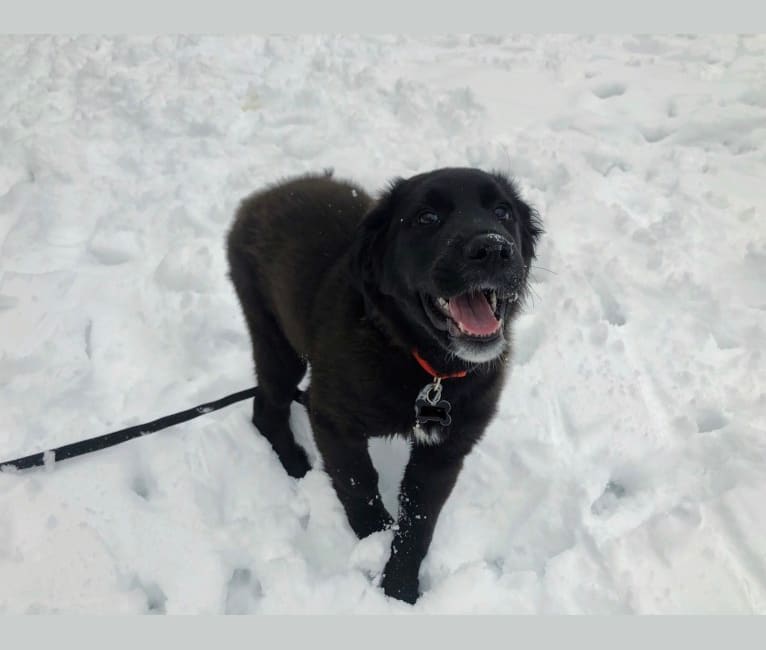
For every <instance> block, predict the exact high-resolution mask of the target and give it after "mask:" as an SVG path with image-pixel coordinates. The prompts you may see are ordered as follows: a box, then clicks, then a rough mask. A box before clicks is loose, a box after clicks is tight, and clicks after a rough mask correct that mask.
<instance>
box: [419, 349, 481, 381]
mask: <svg viewBox="0 0 766 650" xmlns="http://www.w3.org/2000/svg"><path fill="white" fill-rule="evenodd" d="M412 356H413V357H415V361H417V362H418V364H420V367H421V368H423V370H425V371H426V372H427V373H428V374H429V375H431V377H433V378H434V379H456V378H457V377H465V376H466V375H467V374H468V371H467V370H458V372H452V373H449V374H447V375H442V374H441V373H439V372H436V370H434V369H433V368H432V367H431V364H429V363H428V361H426V360H425V359H424V358H423V357H421V356H420V355H419V354H418V351H417V350H416V349H415V348H412Z"/></svg>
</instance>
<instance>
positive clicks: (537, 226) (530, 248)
mask: <svg viewBox="0 0 766 650" xmlns="http://www.w3.org/2000/svg"><path fill="white" fill-rule="evenodd" d="M492 176H493V178H494V179H495V180H496V181H497V182H498V183H500V185H501V186H502V187H503V189H504V190H505V191H506V192H507V193H508V194H510V195H511V196H512V197H513V201H514V206H515V208H516V213H517V215H518V218H519V228H520V230H521V256H522V257H523V258H524V259H525V260H526V261H527V262H528V261H529V260H533V259H534V258H535V248H536V246H537V241H538V240H539V239H540V237H541V236H542V234H543V233H544V232H545V230H543V222H542V220H541V219H540V215H539V213H538V212H537V210H535V208H533V207H532V206H531V205H529V204H528V203H527V202H526V201H524V199H522V198H521V195H520V194H519V191H518V190H517V189H516V186H515V185H514V183H513V181H512V180H511V179H510V178H509V177H508V176H506V175H505V174H503V173H501V172H493V173H492Z"/></svg>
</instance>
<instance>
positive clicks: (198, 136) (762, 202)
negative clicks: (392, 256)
mask: <svg viewBox="0 0 766 650" xmlns="http://www.w3.org/2000/svg"><path fill="white" fill-rule="evenodd" d="M0 88H2V92H0V115H2V119H1V120H0V146H1V147H2V155H1V156H0V247H1V248H0V332H2V336H0V386H1V387H2V389H1V390H0V458H2V459H6V458H12V457H16V456H20V455H24V454H28V453H32V452H36V451H40V450H42V449H47V448H51V447H54V446H57V445H61V444H65V443H68V442H73V441H75V440H80V439H83V438H86V437H90V436H93V435H97V434H100V433H104V432H107V431H111V430H114V429H118V428H121V427H124V426H130V425H135V424H138V423H140V422H144V421H148V420H151V419H154V418H156V417H160V416H162V415H165V414H168V413H171V412H175V411H178V410H182V409H186V408H189V407H191V406H194V405H196V404H200V403H204V402H207V401H210V400H213V399H216V398H218V397H221V396H223V395H226V394H228V393H231V392H234V391H237V390H241V389H243V388H246V387H248V386H250V385H251V384H252V376H251V374H252V368H251V362H250V359H249V342H248V339H247V335H246V329H245V325H244V322H243V320H242V316H241V314H240V311H239V306H238V304H237V302H236V299H235V296H234V293H233V290H232V287H231V285H230V283H229V281H228V279H227V277H226V263H225V257H224V250H223V240H224V233H225V230H226V228H227V227H228V224H229V223H230V221H231V219H232V216H233V213H234V210H235V208H236V206H237V204H238V202H239V200H240V199H241V198H242V197H243V196H245V195H246V194H248V193H249V192H251V191H252V190H254V189H255V188H257V187H259V186H260V185H262V184H263V183H267V182H271V181H274V180H277V179H279V178H281V177H284V176H287V175H291V174H295V173H299V172H303V171H307V170H320V169H323V168H325V167H334V168H335V170H336V173H337V174H338V175H339V176H345V177H350V178H352V179H354V180H356V181H357V182H359V183H361V184H363V185H364V186H366V187H368V188H369V189H370V190H371V191H375V190H378V189H380V188H383V187H384V186H385V184H386V182H387V181H388V180H389V179H390V178H392V177H394V176H398V175H401V176H407V175H410V174H413V173H416V172H420V171H425V170H427V169H430V168H434V167H440V166H446V165H475V166H483V167H488V168H492V167H496V168H500V169H503V170H505V171H509V172H511V173H513V174H514V175H515V176H516V178H517V179H518V181H519V183H520V185H521V188H522V191H523V194H524V196H525V197H526V198H528V199H529V200H530V201H531V202H532V203H534V204H535V205H536V206H537V207H538V208H539V210H540V212H541V214H542V215H543V218H544V221H545V225H546V229H547V235H546V236H545V237H544V239H543V243H542V246H541V248H540V255H539V259H538V261H537V267H536V268H535V272H534V285H533V287H534V300H533V302H532V303H530V305H529V306H528V308H527V310H526V313H525V314H524V316H523V317H522V318H521V319H520V320H519V321H518V323H517V328H516V337H515V338H516V346H517V350H516V360H515V364H514V368H513V372H512V374H511V376H510V379H509V381H508V384H507V386H506V389H505V391H504V393H503V397H502V401H501V405H500V410H499V414H498V417H497V418H496V419H495V421H494V422H493V424H492V425H491V426H490V428H489V429H488V431H487V434H486V436H485V439H484V440H483V441H482V442H481V443H480V444H479V445H478V446H477V448H476V449H475V450H474V452H473V453H472V454H471V456H470V457H469V458H468V460H467V462H466V464H465V469H464V471H463V473H462V475H461V477H460V479H459V481H458V484H457V486H456V488H455V490H454V492H453V494H452V496H451V498H450V500H449V501H448V503H447V505H446V506H445V509H444V511H443V514H442V516H441V519H440V521H439V523H438V525H437V529H436V533H435V535H434V540H433V543H432V545H431V549H430V552H429V554H428V556H427V558H426V560H425V562H424V564H423V567H422V570H421V587H422V589H423V590H424V594H423V596H422V597H421V599H420V601H419V602H418V603H417V604H416V605H415V606H414V608H412V607H410V606H408V605H405V604H403V603H400V602H397V601H393V600H389V599H387V598H386V597H385V596H384V595H383V593H382V591H381V590H380V589H379V588H378V586H377V584H378V582H379V579H380V572H381V570H382V567H383V565H384V564H385V561H386V559H387V555H388V545H389V544H390V539H391V537H390V536H391V533H390V532H383V533H378V534H376V535H373V536H371V537H369V538H367V539H364V540H361V541H360V540H357V539H356V538H355V537H354V535H353V533H352V531H351V529H350V527H349V526H348V524H347V522H346V519H345V516H344V513H343V511H342V508H341V506H340V504H339V502H338V500H337V498H336V497H335V495H334V493H333V491H332V488H331V486H330V484H329V481H328V479H327V477H326V476H325V474H324V473H322V472H321V471H319V470H313V471H311V472H309V473H308V475H307V476H306V477H305V478H304V479H302V480H300V481H295V480H293V479H290V478H289V477H288V476H287V475H286V474H285V472H284V471H283V470H282V468H281V466H280V465H279V463H278V461H277V459H276V456H275V455H274V453H273V452H272V451H271V449H270V448H269V446H268V444H267V443H266V441H265V440H264V439H262V438H261V437H259V436H257V435H255V434H254V431H253V429H252V426H251V425H250V423H249V419H248V416H249V405H247V404H244V403H242V404H237V405H234V406H230V407H228V408H226V409H224V410H221V411H216V412H215V413H210V414H207V415H205V416H203V417H201V418H199V419H196V420H193V421H192V422H189V423H186V424H183V425H181V426H178V427H175V428H173V429H170V430H167V431H164V432H162V433H158V434H156V435H153V436H149V437H146V438H142V439H138V440H134V441H132V442H129V443H126V444H124V445H121V446H118V447H115V448H112V449H108V450H104V451H100V452H98V453H96V454H93V455H90V456H86V457H83V458H79V459H74V460H70V461H66V462H62V463H56V464H55V465H53V466H51V467H47V468H45V469H41V470H38V471H32V472H28V473H23V474H19V473H16V474H11V473H9V474H3V475H0V612H3V613H23V612H125V613H140V612H156V613H160V612H166V613H216V612H219V613H220V612H231V613H274V612H280V613H287V612H289V613H296V612H354V613H373V612H408V611H415V612H423V613H435V612H492V613H511V612H514V613H522V612H523V613H527V612H528V613H535V612H545V613H629V612H633V613H677V612H687V613H724V612H737V613H748V612H757V613H761V614H763V613H766V518H764V517H763V516H762V510H763V503H764V499H765V498H766V437H765V435H766V367H765V366H766V361H765V360H764V349H766V318H765V317H766V291H765V290H764V279H765V278H766V227H765V226H764V216H766V215H765V211H764V208H765V207H766V194H764V179H766V92H765V91H764V89H765V88H766V37H764V36H734V35H731V36H715V35H711V36H704V37H691V36H663V37H658V36H599V37H589V36H588V37H585V36H580V37H575V36H545V37H543V36H504V37H500V36H498V37H477V36H445V37H431V38H409V37H400V36H387V37H383V36H379V37H356V38H351V37H319V36H316V37H308V36H307V37H301V38H294V37H268V38H265V37H247V38H245V37H241V38H240V37H237V38H234V37H226V38H212V37H164V36H163V37H157V38H149V37H145V38H133V37H131V38H102V37H95V36H87V37H77V38H74V37H55V38H48V37H7V36H6V37H2V38H1V39H0ZM293 419H294V425H295V428H296V430H297V433H298V435H299V437H300V439H301V441H302V442H303V443H304V444H305V445H307V447H308V449H309V454H310V457H311V460H312V462H314V463H316V462H317V454H316V448H315V447H314V446H313V443H312V442H311V440H310V437H309V435H310V434H309V428H308V421H307V418H306V415H305V412H304V410H303V409H302V407H300V406H298V405H295V406H294V407H293ZM372 451H373V454H374V460H375V462H376V465H377V466H378V468H379V470H380V473H381V489H382V493H383V496H384V501H385V502H386V504H387V505H388V507H389V508H393V507H394V505H395V499H396V488H397V483H398V481H399V479H400V477H401V474H402V469H403V465H404V463H405V461H406V458H407V453H408V451H407V448H406V446H405V445H404V444H402V443H401V442H385V441H376V442H374V443H373V445H372Z"/></svg>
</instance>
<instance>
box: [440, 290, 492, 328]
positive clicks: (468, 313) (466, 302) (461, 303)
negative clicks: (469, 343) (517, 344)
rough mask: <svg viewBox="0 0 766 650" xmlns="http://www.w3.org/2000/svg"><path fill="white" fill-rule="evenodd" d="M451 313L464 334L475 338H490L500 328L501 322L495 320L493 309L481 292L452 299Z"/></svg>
mask: <svg viewBox="0 0 766 650" xmlns="http://www.w3.org/2000/svg"><path fill="white" fill-rule="evenodd" d="M449 313H450V316H452V318H453V320H454V321H455V322H456V323H457V324H458V325H460V327H461V329H462V330H463V331H464V332H467V333H468V334H472V335H474V336H489V335H490V334H494V333H495V332H497V330H498V328H499V327H500V321H498V320H497V318H495V314H494V313H493V312H492V307H491V306H490V304H489V302H488V301H487V298H486V297H485V296H484V294H483V293H482V292H481V291H477V292H475V293H464V294H462V295H459V296H455V297H454V298H451V299H450V301H449Z"/></svg>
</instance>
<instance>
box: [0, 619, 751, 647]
mask: <svg viewBox="0 0 766 650" xmlns="http://www.w3.org/2000/svg"><path fill="white" fill-rule="evenodd" d="M0 620H1V621H2V626H3V640H4V641H6V642H8V646H9V647H16V645H18V646H19V647H23V648H29V647H31V648H36V647H38V646H39V647H43V644H45V646H44V647H58V646H59V645H63V646H64V647H67V646H68V645H71V644H76V647H77V648H78V650H79V649H81V648H82V649H83V650H84V649H86V648H91V647H92V648H98V649H99V650H103V649H104V648H108V649H109V650H123V649H125V650H136V648H145V647H149V648H154V647H164V646H168V647H179V646H180V647H183V648H195V649H196V648H197V647H199V648H203V649H209V648H215V649H216V650H218V649H222V648H230V647H252V648H254V650H271V649H272V648H274V649H277V648H279V649H282V648H286V649H291V648H303V649H308V650H325V648H327V647H332V648H333V649H336V648H345V647H353V648H356V649H357V650H358V649H360V648H363V649H364V650H377V648H381V649H385V650H391V648H396V649H401V650H405V649H408V648H410V647H413V648H428V649H429V650H430V649H438V650H442V648H443V649H444V650H452V648H458V649H459V650H475V649H478V648H482V650H484V649H485V648H486V649H487V650H489V649H493V648H502V649H503V650H506V649H507V648H512V649H518V650H537V648H540V647H543V648H546V647H550V648H555V649H556V650H561V649H562V648H565V649H567V650H569V649H570V648H571V649H572V650H580V648H582V647H585V648H588V650H596V649H597V648H608V649H609V650H613V649H614V648H616V647H619V648H620V649H621V650H632V649H633V648H636V650H653V649H654V648H657V649H658V650H659V649H663V648H671V647H680V648H693V649H694V650H701V649H703V648H715V649H716V650H718V649H720V648H722V647H723V648H736V649H737V650H749V649H750V648H759V647H760V644H759V643H758V641H757V639H760V640H761V641H762V640H763V638H764V632H765V631H766V618H764V617H756V616H721V617H713V616H708V617H705V616H665V617H663V616H655V617H620V616H614V617H597V616H591V617H586V616H555V617H544V616H538V617H534V616H529V617H514V616H505V617H503V616H473V617H458V616H432V617H426V616H399V617H389V616H302V617H301V620H300V621H297V620H296V617H294V616H263V617H251V616H229V617H223V616H215V617H214V616H194V617H187V616H177V617H162V618H159V617H151V616H146V617H141V618H140V620H137V617H127V616H123V617H118V616H62V617H48V618H47V619H46V621H45V622H44V623H43V624H42V625H41V624H40V622H38V621H36V620H34V617H5V618H1V619H0Z"/></svg>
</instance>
